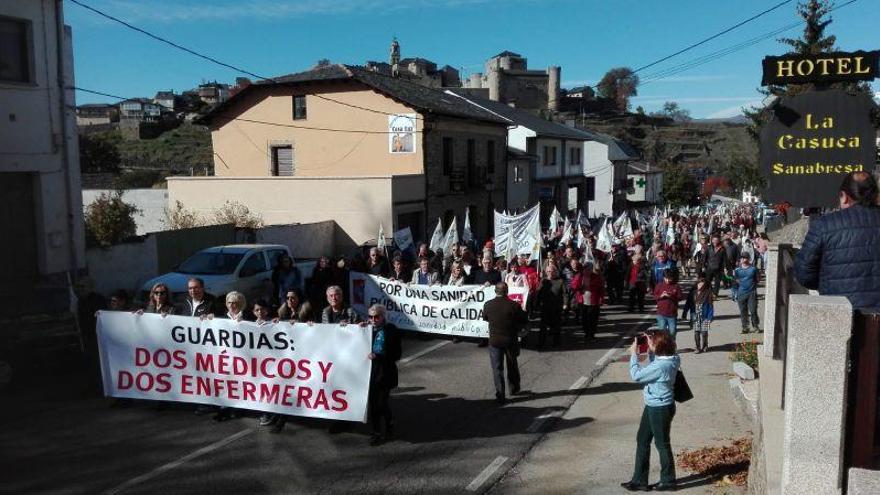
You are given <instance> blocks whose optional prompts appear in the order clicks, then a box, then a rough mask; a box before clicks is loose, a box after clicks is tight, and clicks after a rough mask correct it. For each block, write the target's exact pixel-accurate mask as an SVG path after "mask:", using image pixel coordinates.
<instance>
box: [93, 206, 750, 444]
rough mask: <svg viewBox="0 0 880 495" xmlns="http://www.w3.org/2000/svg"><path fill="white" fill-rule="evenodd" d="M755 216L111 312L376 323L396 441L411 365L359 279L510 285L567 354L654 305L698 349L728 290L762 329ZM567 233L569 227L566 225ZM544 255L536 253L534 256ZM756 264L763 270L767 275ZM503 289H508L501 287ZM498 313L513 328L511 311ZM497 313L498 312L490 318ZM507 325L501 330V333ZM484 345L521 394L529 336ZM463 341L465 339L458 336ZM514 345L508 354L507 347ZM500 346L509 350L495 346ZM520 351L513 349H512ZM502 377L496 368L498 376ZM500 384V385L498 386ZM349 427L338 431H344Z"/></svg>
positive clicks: (574, 233)
mask: <svg viewBox="0 0 880 495" xmlns="http://www.w3.org/2000/svg"><path fill="white" fill-rule="evenodd" d="M754 214H755V211H754V209H753V208H752V207H750V206H748V205H742V206H737V207H708V208H707V207H702V208H692V209H681V210H678V211H675V212H666V213H661V212H658V211H655V213H654V215H652V216H651V217H650V218H649V217H648V216H646V215H643V214H635V215H625V216H624V217H622V218H623V219H622V220H621V219H618V220H617V221H614V222H613V226H612V220H613V219H608V220H606V221H604V222H602V223H601V224H600V223H598V222H594V223H595V225H594V226H593V227H592V228H591V227H590V226H589V225H587V224H584V225H574V226H573V227H571V229H570V230H569V231H568V232H566V231H565V228H564V226H561V225H555V226H553V227H552V228H550V229H547V230H545V231H544V233H543V237H544V238H543V244H544V247H543V249H542V250H541V252H540V255H539V256H534V255H532V254H521V255H514V256H511V257H510V259H508V257H506V256H498V254H497V253H496V252H495V249H494V244H493V241H492V239H491V238H490V239H489V240H488V241H486V242H485V243H482V245H477V244H476V243H474V242H470V243H453V244H452V245H450V246H448V248H447V249H446V251H448V252H444V250H443V249H442V248H438V249H431V247H430V246H429V245H428V244H425V243H423V244H420V245H419V246H418V248H417V249H414V250H412V251H411V252H400V251H393V252H392V253H391V254H390V256H389V253H388V251H387V250H384V249H379V248H376V247H373V248H371V249H369V251H368V252H367V254H366V256H361V255H360V254H356V255H354V256H352V257H341V258H337V259H335V260H333V259H331V258H330V257H322V258H320V259H319V260H318V262H317V264H316V266H315V269H314V270H313V272H312V274H311V276H309V277H303V275H302V273H301V272H300V270H299V268H298V267H297V266H296V263H295V261H294V260H293V259H292V258H291V257H290V256H288V255H286V254H285V255H281V256H279V257H278V259H277V260H275V267H274V270H273V272H272V276H271V283H272V287H271V291H270V290H268V289H267V291H266V295H265V297H263V298H258V299H256V300H253V301H248V300H246V298H245V295H244V294H242V293H241V292H238V291H232V292H229V293H227V294H224V295H222V297H221V298H219V299H218V298H215V296H214V295H211V294H208V293H207V292H206V291H205V287H204V282H203V281H202V280H201V279H199V278H197V277H193V278H191V279H190V280H189V281H188V284H187V296H186V297H185V299H184V300H183V301H176V302H175V301H172V300H171V292H170V290H169V288H168V287H167V286H166V285H164V284H161V283H160V284H156V285H155V286H153V287H152V288H151V290H150V291H149V294H148V300H147V301H146V304H145V305H144V306H143V307H141V308H134V307H132V304H131V302H130V301H129V298H128V297H127V295H126V294H125V293H124V292H122V291H120V292H117V293H114V294H113V296H112V297H111V299H110V305H109V308H110V309H113V310H120V311H134V312H136V313H138V314H143V313H156V314H161V315H184V316H191V317H198V318H202V319H212V318H228V319H232V320H236V321H253V322H256V323H257V324H267V323H272V322H278V321H286V322H304V323H338V324H358V325H363V326H366V325H367V324H368V323H369V324H371V328H372V329H373V349H372V352H371V353H370V359H372V360H373V361H374V363H373V375H375V377H376V378H375V380H373V381H372V383H371V389H370V402H369V411H370V417H371V424H372V425H373V437H372V443H374V444H378V443H382V442H383V441H385V440H387V439H388V438H389V437H390V435H391V431H392V429H393V421H392V419H391V409H390V407H389V400H390V399H389V394H390V391H391V390H392V389H393V388H394V387H396V385H397V368H396V364H395V363H396V361H397V360H398V359H399V358H400V353H401V349H400V337H399V331H398V330H397V328H395V327H394V326H393V325H391V324H390V323H388V322H386V321H385V308H384V307H381V306H375V307H371V308H370V309H369V312H368V315H364V316H366V318H364V317H363V316H362V315H359V314H358V313H357V312H355V311H354V310H353V309H352V308H351V306H350V305H349V304H348V301H349V294H348V287H349V283H348V281H349V274H350V272H352V271H354V272H362V273H369V274H372V275H376V276H380V277H385V278H388V279H392V280H396V281H399V282H402V283H406V284H419V285H438V284H439V285H453V286H464V285H479V286H485V287H488V286H495V287H496V293H498V294H501V293H503V294H504V295H505V297H506V294H507V288H508V287H517V288H526V289H527V291H528V298H527V301H528V304H527V306H526V307H524V308H522V309H523V310H524V312H523V314H524V315H527V316H531V317H532V318H533V320H535V321H537V322H538V324H537V327H538V332H537V339H536V340H537V342H528V343H526V342H524V344H526V345H534V346H535V347H536V348H538V349H543V348H545V347H547V346H548V345H552V346H553V347H560V346H561V344H562V329H563V328H566V329H569V330H568V331H569V334H568V339H572V338H574V331H573V330H572V329H573V328H576V329H579V330H580V332H581V335H582V336H581V339H582V341H583V342H585V343H589V342H590V341H592V340H594V339H595V338H596V334H597V332H598V328H599V325H600V321H601V319H602V308H603V306H605V305H607V304H619V305H622V306H624V307H625V308H627V309H628V310H629V312H632V313H636V312H639V313H641V312H644V311H645V310H646V300H647V299H648V297H646V296H650V297H651V298H652V299H653V302H654V304H655V305H656V320H657V329H658V330H661V331H665V332H666V333H668V335H669V337H670V339H671V342H672V343H673V344H674V342H675V335H676V332H677V328H678V320H679V314H678V311H679V306H680V305H681V303H684V304H683V313H682V315H681V319H684V320H685V321H689V322H690V324H691V328H692V329H694V336H695V344H696V346H695V349H696V352H705V351H707V350H708V349H709V347H708V333H709V327H710V324H711V321H712V318H713V314H714V311H713V301H714V300H715V299H717V298H718V297H719V296H720V292H719V291H720V289H721V287H725V288H731V296H732V298H733V299H734V300H736V301H737V302H738V304H739V305H740V308H741V311H742V324H743V332H748V331H752V330H756V329H757V327H758V318H757V314H756V301H757V299H756V287H757V283H758V280H759V275H758V274H759V269H760V268H761V267H763V265H764V262H765V256H766V252H767V238H766V236H764V235H757V234H756V229H755V227H756V222H755V215H754ZM566 225H569V224H568V222H566ZM535 254H537V253H535ZM756 266H757V268H756ZM682 275H684V276H685V277H688V278H693V280H695V282H694V284H693V286H692V287H689V288H682V287H681V286H680V285H679V278H680V277H681V276H682ZM501 286H503V288H502V287H501ZM505 308H506V309H503V310H498V311H501V312H508V313H504V314H505V316H504V317H503V318H502V320H501V321H512V319H513V317H512V316H510V314H509V311H511V309H510V308H507V307H506V306H505ZM487 313H488V312H487ZM516 319H517V321H519V323H518V324H517V325H518V326H521V327H523V328H521V329H520V328H518V329H516V330H517V331H518V332H519V334H520V335H523V336H524V335H526V334H528V332H525V331H520V330H527V327H528V324H529V323H528V322H529V319H528V318H526V317H523V318H522V319H521V320H520V319H519V317H516ZM493 325H496V326H497V325H498V323H495V324H493V323H490V327H491V326H493ZM491 335H492V334H491V331H490V338H489V339H481V340H480V341H479V345H480V346H486V345H488V346H489V347H490V351H492V352H491V353H490V354H491V355H492V363H493V368H498V367H500V368H501V369H503V362H504V361H505V359H506V360H507V361H508V363H507V364H508V378H509V381H510V383H511V389H512V390H511V391H512V392H514V393H515V392H516V391H518V389H519V376H518V370H517V368H516V359H515V357H516V354H518V352H519V351H518V349H519V339H517V338H514V339H513V340H514V341H516V343H515V345H510V343H509V342H508V341H509V340H510V339H509V338H507V337H504V338H501V337H498V336H497V335H496V336H495V337H492V336H491ZM453 341H454V342H459V341H460V339H458V338H455V339H453ZM501 341H504V342H505V346H504V348H500V347H498V346H499V345H500V344H498V343H499V342H501ZM496 344H498V345H496ZM510 349H514V351H511V350H510ZM496 371H497V369H496ZM495 383H496V388H497V397H498V398H499V402H503V401H504V395H505V391H504V387H503V377H502V378H499V373H497V372H496V373H495ZM499 383H500V384H501V385H500V386H499ZM208 412H212V413H213V417H214V419H216V420H217V421H225V420H227V419H230V418H234V417H236V415H238V414H239V411H236V410H234V409H231V408H208V407H205V406H200V407H198V408H197V409H196V413H197V414H205V413H208ZM285 422H286V418H285V417H284V416H283V415H277V414H263V415H262V417H261V418H260V420H259V424H260V426H262V427H268V428H269V429H270V431H272V432H278V431H280V430H281V429H282V428H283V426H284V424H285ZM333 423H338V422H333Z"/></svg>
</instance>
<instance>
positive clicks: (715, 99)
mask: <svg viewBox="0 0 880 495" xmlns="http://www.w3.org/2000/svg"><path fill="white" fill-rule="evenodd" d="M754 99H755V97H754V96H685V97H677V96H662V95H661V96H657V95H646V96H635V97H633V100H638V101H640V102H643V103H651V102H666V101H674V102H676V103H680V104H683V103H724V102H734V101H741V102H747V101H752V100H754ZM759 101H760V100H759Z"/></svg>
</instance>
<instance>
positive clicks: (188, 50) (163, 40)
mask: <svg viewBox="0 0 880 495" xmlns="http://www.w3.org/2000/svg"><path fill="white" fill-rule="evenodd" d="M70 1H71V2H72V3H74V4H76V5H79V6H80V7H82V8H84V9H87V10H89V11H91V12H94V13H95V14H98V15H100V16H102V17H104V18H106V19H109V20H111V21H114V22H118V23H119V24H122V25H123V26H125V27H127V28H129V29H132V30H134V31H137V32H139V33H141V34H143V35H146V36H149V37H150V38H153V39H154V40H156V41H159V42H161V43H165V44H166V45H169V46H172V47H174V48H177V49H178V50H183V51H184V52H186V53H189V54H190V55H195V56H196V57H199V58H201V59H204V60H207V61H209V62H211V63H214V64H217V65H220V66H222V67H226V68H228V69H232V70H234V71H237V72H239V73H242V74H247V75H249V76H252V77H255V78H257V79H259V80H264V81H271V82H273V83H276V84H277V83H279V81H278V80H277V79H275V78H272V77H265V76H261V75H258V74H255V73H253V72H251V71H249V70H247V69H243V68H241V67H237V66H235V65H232V64H228V63H226V62H223V61H221V60H218V59H216V58H214V57H212V56H210V55H205V54H203V53H200V52H198V51H196V50H193V49H191V48H187V47H185V46H183V45H181V44H179V43H175V42H174V41H171V40H169V39H167V38H163V37H162V36H159V35H157V34H153V33H151V32H149V31H147V30H146V29H143V28H140V27H137V26H135V25H133V24H131V23H129V22H127V21H124V20H122V19H120V18H118V17H115V16H113V15H111V14H108V13H106V12H103V11H101V10H99V9H96V8H95V7H92V6H90V5H87V4H85V3H83V2H81V1H79V0H70ZM377 74H378V73H377ZM105 96H106V95H105ZM312 96H315V97H318V98H321V99H322V100H326V101H330V102H333V103H336V104H339V105H344V106H347V107H351V108H356V109H358V110H364V111H367V112H373V113H378V114H382V115H391V116H393V115H397V114H394V113H390V112H383V111H381V110H375V109H372V108H367V107H361V106H358V105H353V104H351V103H346V102H343V101H339V100H335V99H333V98H329V97H326V96H322V95H317V94H312ZM416 120H424V119H423V118H421V117H418V116H417V117H416Z"/></svg>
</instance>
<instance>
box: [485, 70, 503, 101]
mask: <svg viewBox="0 0 880 495" xmlns="http://www.w3.org/2000/svg"><path fill="white" fill-rule="evenodd" d="M486 83H487V84H488V86H489V99H490V100H492V101H501V71H500V70H499V69H497V68H492V69H490V70H489V73H488V74H486Z"/></svg>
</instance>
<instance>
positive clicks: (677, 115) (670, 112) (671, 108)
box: [651, 101, 691, 122]
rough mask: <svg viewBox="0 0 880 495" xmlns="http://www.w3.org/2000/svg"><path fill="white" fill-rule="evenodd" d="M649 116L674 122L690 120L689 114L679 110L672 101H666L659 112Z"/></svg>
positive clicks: (687, 111)
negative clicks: (665, 118)
mask: <svg viewBox="0 0 880 495" xmlns="http://www.w3.org/2000/svg"><path fill="white" fill-rule="evenodd" d="M651 115H652V116H655V117H668V118H670V119H672V120H673V121H675V122H690V120H691V112H690V111H689V110H685V109H684V108H681V107H680V106H679V105H678V103H676V102H674V101H667V102H666V103H664V104H663V108H662V109H661V110H660V111H659V112H654V113H652V114H651Z"/></svg>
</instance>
